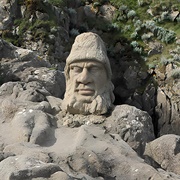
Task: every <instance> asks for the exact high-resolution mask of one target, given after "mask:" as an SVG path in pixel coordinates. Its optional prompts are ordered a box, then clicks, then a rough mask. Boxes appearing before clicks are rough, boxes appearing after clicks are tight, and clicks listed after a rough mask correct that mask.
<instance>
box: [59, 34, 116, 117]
mask: <svg viewBox="0 0 180 180" xmlns="http://www.w3.org/2000/svg"><path fill="white" fill-rule="evenodd" d="M111 75H112V72H111V67H110V63H109V59H108V57H107V53H106V48H105V45H104V42H103V41H102V39H101V38H100V37H99V36H98V35H97V34H95V33H92V32H88V33H83V34H80V35H79V36H77V37H76V39H75V42H74V44H73V46H72V49H71V52H70V55H69V56H68V58H67V60H66V67H65V77H66V92H65V97H64V100H63V103H62V109H64V110H66V111H67V112H70V113H71V114H83V115H87V114H96V115H100V114H106V113H108V111H109V110H110V109H111V108H112V103H113V101H114V95H113V89H114V86H113V84H112V82H111Z"/></svg>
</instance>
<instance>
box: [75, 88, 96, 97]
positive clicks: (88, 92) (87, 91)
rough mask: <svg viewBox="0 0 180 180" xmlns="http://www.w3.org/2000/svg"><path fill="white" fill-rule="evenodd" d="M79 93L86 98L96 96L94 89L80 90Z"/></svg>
mask: <svg viewBox="0 0 180 180" xmlns="http://www.w3.org/2000/svg"><path fill="white" fill-rule="evenodd" d="M78 93H79V94H80V95H84V96H92V95H93V94H94V90H93V89H78Z"/></svg>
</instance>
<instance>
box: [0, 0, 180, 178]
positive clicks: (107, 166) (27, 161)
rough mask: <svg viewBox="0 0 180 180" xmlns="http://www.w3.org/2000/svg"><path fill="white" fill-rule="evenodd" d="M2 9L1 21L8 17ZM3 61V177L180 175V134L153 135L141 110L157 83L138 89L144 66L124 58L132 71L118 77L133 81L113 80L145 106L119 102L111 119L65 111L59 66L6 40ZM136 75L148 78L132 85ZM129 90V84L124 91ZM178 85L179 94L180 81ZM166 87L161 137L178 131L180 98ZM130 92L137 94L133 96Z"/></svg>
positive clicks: (149, 107) (0, 50) (0, 52)
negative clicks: (140, 92) (131, 63)
mask: <svg viewBox="0 0 180 180" xmlns="http://www.w3.org/2000/svg"><path fill="white" fill-rule="evenodd" d="M3 2H4V1H2V2H1V3H3ZM13 3H15V4H16V3H17V1H13ZM7 8H9V7H7ZM11 10H12V12H14V10H13V9H11ZM2 11H3V13H4V15H3V17H2V16H1V17H0V18H1V19H0V20H3V19H4V18H6V14H5V12H4V10H2V9H0V12H2ZM54 11H55V12H56V14H57V15H58V16H59V17H60V15H61V14H60V11H59V10H58V9H56V8H55V9H54ZM104 11H106V8H105V9H104V10H103V12H104ZM109 13H111V10H110V11H109ZM93 17H94V16H93ZM61 18H62V16H61ZM108 18H109V16H108ZM110 18H111V17H110ZM7 22H8V21H7ZM9 22H11V19H10V21H9ZM0 26H1V24H0ZM3 27H4V26H3ZM62 32H64V31H63V30H62ZM62 32H61V33H62ZM66 35H67V34H66ZM60 40H61V38H60V37H59V42H60ZM38 43H39V46H38V47H41V43H40V42H38ZM31 46H32V44H29V46H28V44H27V47H31ZM34 46H35V45H34ZM59 47H60V43H59V44H58V43H56V50H55V53H54V54H56V56H57V57H58V56H59V55H62V52H63V50H62V49H63V47H61V48H60V50H58V48H59ZM46 48H47V47H46ZM34 49H36V48H34ZM36 50H37V49H36ZM42 52H44V51H42ZM42 52H41V53H42ZM0 62H1V65H0V71H1V74H0V77H1V79H0V83H2V85H1V87H0V177H3V178H4V179H3V180H9V179H10V180H18V179H20V180H22V179H23V180H26V179H27V180H29V179H32V180H34V179H36V180H45V179H46V180H47V179H49V180H59V179H62V180H63V179H66V180H71V179H82V180H85V179H87V180H93V179H94V180H98V179H99V180H103V179H104V180H111V179H112V180H113V179H114V180H115V179H116V180H119V179H120V180H125V179H129V180H135V179H139V180H143V179H154V180H166V179H170V180H178V179H180V170H179V161H180V156H179V149H180V148H179V138H180V137H179V136H178V135H166V136H165V135H164V136H162V137H160V138H159V139H156V140H154V138H155V137H154V130H153V125H152V119H151V118H150V116H149V115H148V114H147V113H146V112H144V111H142V110H140V109H143V108H144V109H145V110H146V111H147V112H148V113H149V114H150V115H152V114H153V110H154V109H153V108H154V107H155V93H156V92H155V87H154V86H153V85H152V86H151V85H149V86H147V87H146V90H145V91H144V93H143V96H142V97H141V96H140V95H139V94H137V93H134V89H135V88H136V87H137V83H139V84H138V85H139V86H140V85H141V84H143V80H146V77H147V76H148V75H147V73H146V72H144V71H141V68H140V67H139V66H133V67H129V64H128V63H125V61H124V62H123V61H122V63H121V68H122V69H123V68H125V69H126V71H125V72H124V73H123V74H121V73H122V72H119V71H116V72H115V73H114V76H115V75H116V73H120V74H121V75H122V76H117V77H123V80H125V85H127V87H125V86H124V87H123V86H120V85H121V81H122V79H118V78H114V82H115V84H116V87H117V88H116V89H115V90H116V92H117V95H119V96H120V98H122V99H123V98H124V99H127V100H126V102H127V103H129V104H131V105H135V106H136V107H138V108H140V109H137V108H135V107H133V106H129V105H120V106H116V107H115V109H114V110H113V112H112V113H111V114H109V116H107V117H106V116H93V115H91V116H82V115H70V114H65V113H64V112H63V111H61V101H62V99H61V98H62V97H63V93H64V90H65V83H64V76H63V72H61V71H58V70H56V69H52V67H51V65H50V64H49V63H48V62H47V61H44V60H42V58H40V57H39V56H37V55H36V54H34V52H32V51H30V50H27V49H22V48H17V47H15V46H13V45H10V44H8V43H6V42H5V41H3V40H2V39H0ZM118 68H119V67H118ZM60 69H62V68H60ZM134 76H135V77H137V78H140V80H141V81H140V82H139V81H135V82H136V83H134V82H133V83H134V84H133V83H132V84H129V83H128V82H129V81H130V80H131V79H132V78H133V77H134ZM167 76H168V75H167ZM164 77H165V76H164ZM133 80H134V79H133ZM177 81H178V80H177ZM178 82H179V81H178ZM123 88H124V89H125V88H127V91H126V92H123V93H124V94H123V93H122V91H121V90H122V89H123ZM172 88H175V92H177V93H176V94H177V95H178V91H177V90H179V89H178V83H177V84H174V85H173V86H172ZM167 89H168V88H166V90H164V89H163V91H161V90H160V91H159V92H158V101H157V102H158V106H157V108H156V111H157V114H158V115H159V122H158V128H159V132H160V135H163V134H165V133H168V132H173V133H177V134H178V132H179V129H178V127H179V126H178V124H179V113H178V112H179V102H178V101H177V99H171V100H169V98H171V94H170V89H171V87H169V91H167ZM129 94H130V95H132V96H133V98H132V99H131V98H128V97H130V96H129ZM168 102H169V104H168ZM174 102H175V103H174ZM172 105H173V106H172ZM172 107H173V108H172ZM167 110H168V111H167ZM168 120H172V122H171V121H170V123H169V121H168ZM152 140H154V141H152ZM146 144H147V145H146ZM144 149H145V153H144ZM157 152H158V153H157ZM143 153H144V156H145V157H146V158H145V160H143V159H142V158H144V157H143V156H142V155H143ZM139 155H140V156H141V158H140V157H139ZM146 162H147V163H146Z"/></svg>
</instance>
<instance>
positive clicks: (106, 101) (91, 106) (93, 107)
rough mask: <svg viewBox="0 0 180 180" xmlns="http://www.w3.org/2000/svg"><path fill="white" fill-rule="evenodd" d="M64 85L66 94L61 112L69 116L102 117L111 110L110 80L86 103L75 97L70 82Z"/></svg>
mask: <svg viewBox="0 0 180 180" xmlns="http://www.w3.org/2000/svg"><path fill="white" fill-rule="evenodd" d="M66 83H67V84H66V93H65V96H64V100H63V103H62V109H63V110H66V111H67V112H69V113H71V114H83V115H89V114H95V115H103V114H106V113H108V112H109V111H110V110H111V108H112V104H113V102H114V94H113V90H114V85H113V84H112V82H111V81H110V80H109V81H108V82H107V83H106V84H105V85H104V87H102V89H101V92H100V93H98V92H96V95H95V96H93V97H92V98H91V99H90V100H89V101H86V102H85V101H81V100H79V99H78V98H77V97H76V94H75V93H74V88H72V83H71V81H68V80H67V82H66Z"/></svg>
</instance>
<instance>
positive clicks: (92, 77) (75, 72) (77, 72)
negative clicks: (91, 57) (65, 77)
mask: <svg viewBox="0 0 180 180" xmlns="http://www.w3.org/2000/svg"><path fill="white" fill-rule="evenodd" d="M69 77H70V79H69V81H71V88H72V89H73V93H74V95H75V96H76V99H77V100H78V101H81V102H84V103H90V102H92V101H93V100H94V99H95V98H96V97H97V95H98V94H102V92H103V91H104V88H105V85H106V84H107V81H108V79H107V74H106V70H105V68H104V66H103V65H102V64H101V63H99V62H96V61H85V60H84V61H82V62H75V63H72V64H70V71H69Z"/></svg>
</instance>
